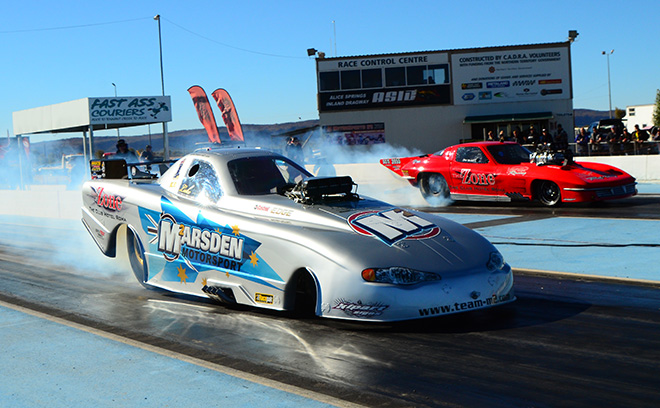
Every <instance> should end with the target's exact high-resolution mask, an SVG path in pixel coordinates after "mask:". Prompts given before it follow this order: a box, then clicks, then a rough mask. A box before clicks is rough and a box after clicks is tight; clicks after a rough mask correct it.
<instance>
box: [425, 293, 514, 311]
mask: <svg viewBox="0 0 660 408" xmlns="http://www.w3.org/2000/svg"><path fill="white" fill-rule="evenodd" d="M473 293H475V292H473ZM477 295H478V292H477ZM513 299H514V297H513V293H512V292H509V293H507V294H506V295H499V296H498V295H496V294H493V296H491V297H489V298H486V299H475V300H470V301H468V302H460V303H458V302H456V303H453V304H449V305H441V306H433V307H429V308H424V309H419V315H420V316H422V317H424V316H435V315H442V314H448V313H455V312H464V311H467V310H472V309H480V308H483V307H488V306H493V305H496V304H498V303H504V302H508V301H511V300H513Z"/></svg>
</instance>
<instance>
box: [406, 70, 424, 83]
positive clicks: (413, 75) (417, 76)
mask: <svg viewBox="0 0 660 408" xmlns="http://www.w3.org/2000/svg"><path fill="white" fill-rule="evenodd" d="M425 68H426V66H425V65H420V66H417V67H407V68H406V71H407V74H408V77H407V78H408V81H407V84H408V85H424V84H426V77H425V76H424V71H425Z"/></svg>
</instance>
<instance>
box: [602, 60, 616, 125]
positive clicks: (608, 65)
mask: <svg viewBox="0 0 660 408" xmlns="http://www.w3.org/2000/svg"><path fill="white" fill-rule="evenodd" d="M613 52H614V50H612V51H610V52H605V51H603V55H606V56H607V93H608V95H609V98H610V119H612V84H611V82H610V54H612V53H613Z"/></svg>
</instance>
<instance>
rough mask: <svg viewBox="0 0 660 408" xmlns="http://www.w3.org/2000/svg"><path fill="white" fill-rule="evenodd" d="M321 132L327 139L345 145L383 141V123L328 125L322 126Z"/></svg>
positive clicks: (370, 143)
mask: <svg viewBox="0 0 660 408" xmlns="http://www.w3.org/2000/svg"><path fill="white" fill-rule="evenodd" d="M323 133H324V134H326V135H327V139H328V140H329V141H332V142H335V143H337V144H339V145H345V146H353V145H372V144H378V143H385V124H384V123H363V124H356V125H328V126H323Z"/></svg>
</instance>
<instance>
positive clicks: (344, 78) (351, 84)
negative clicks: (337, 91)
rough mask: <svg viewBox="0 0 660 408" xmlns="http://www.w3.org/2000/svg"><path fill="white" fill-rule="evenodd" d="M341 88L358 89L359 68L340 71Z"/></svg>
mask: <svg viewBox="0 0 660 408" xmlns="http://www.w3.org/2000/svg"><path fill="white" fill-rule="evenodd" d="M341 89H360V70H359V69H354V70H351V71H341Z"/></svg>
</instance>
